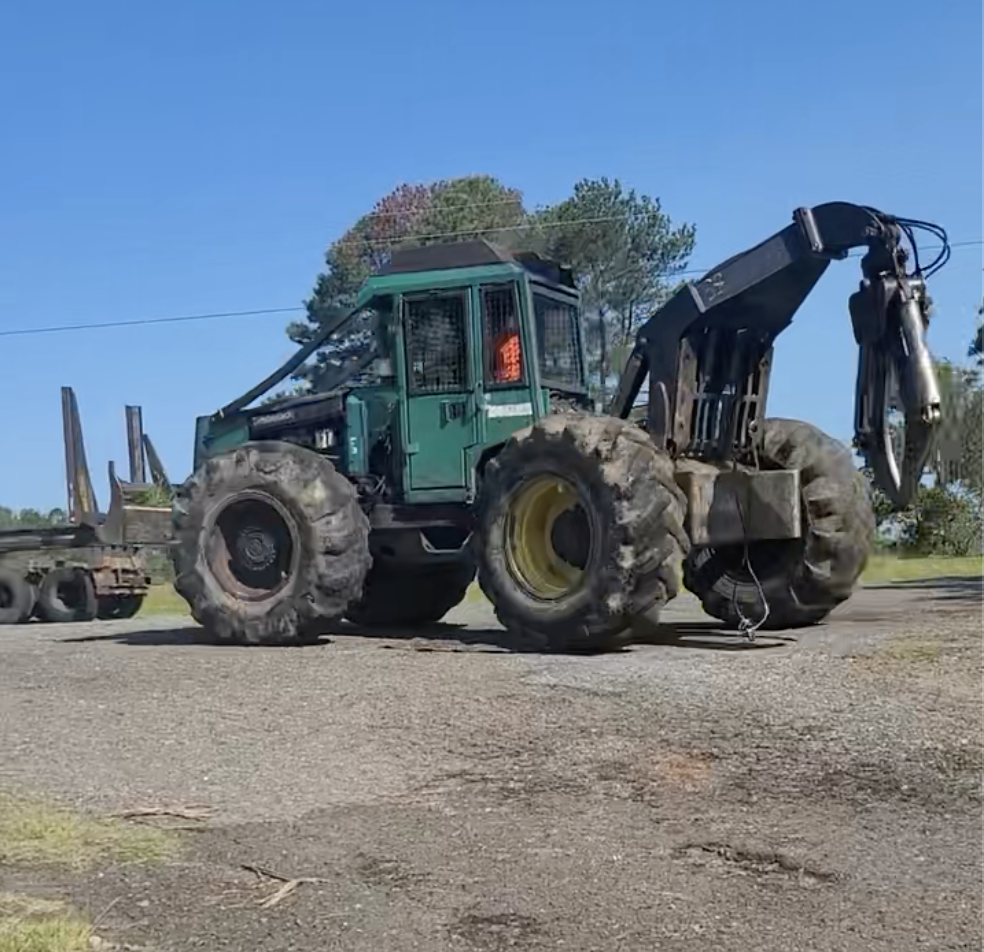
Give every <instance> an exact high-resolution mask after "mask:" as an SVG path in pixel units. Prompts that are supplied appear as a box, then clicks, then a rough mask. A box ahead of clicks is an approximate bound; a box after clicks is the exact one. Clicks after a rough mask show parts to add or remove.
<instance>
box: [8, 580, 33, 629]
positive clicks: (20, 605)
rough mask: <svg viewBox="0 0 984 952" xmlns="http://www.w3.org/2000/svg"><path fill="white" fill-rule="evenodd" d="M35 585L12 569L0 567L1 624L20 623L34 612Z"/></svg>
mask: <svg viewBox="0 0 984 952" xmlns="http://www.w3.org/2000/svg"><path fill="white" fill-rule="evenodd" d="M36 601H37V592H36V591H35V590H34V586H33V585H31V584H30V582H28V581H27V580H26V579H24V578H22V577H21V576H20V575H18V574H17V573H16V572H14V571H12V570H11V569H0V625H19V624H21V623H22V622H25V621H27V620H28V619H29V618H30V617H31V615H32V614H33V613H34V604H35V602H36Z"/></svg>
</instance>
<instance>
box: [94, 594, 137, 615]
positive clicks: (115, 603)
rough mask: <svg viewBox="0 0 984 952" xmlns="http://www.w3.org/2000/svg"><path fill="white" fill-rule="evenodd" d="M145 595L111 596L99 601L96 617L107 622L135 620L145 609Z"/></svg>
mask: <svg viewBox="0 0 984 952" xmlns="http://www.w3.org/2000/svg"><path fill="white" fill-rule="evenodd" d="M143 603H144V597H143V595H111V596H108V597H106V598H100V599H99V608H98V611H97V612H96V617H97V618H100V619H103V620H105V621H111V620H112V621H118V620H122V619H126V618H133V616H134V615H136V614H137V612H139V611H140V609H141V608H142V607H143Z"/></svg>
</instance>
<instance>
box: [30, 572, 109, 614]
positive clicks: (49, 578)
mask: <svg viewBox="0 0 984 952" xmlns="http://www.w3.org/2000/svg"><path fill="white" fill-rule="evenodd" d="M97 607H98V603H97V600H96V588H95V585H94V584H93V581H92V576H91V575H90V574H89V573H88V572H87V571H86V570H85V569H83V568H74V567H72V566H62V567H60V568H55V569H52V570H51V571H50V572H48V573H47V574H46V575H45V576H44V578H43V579H42V580H41V587H40V589H39V590H38V604H37V615H38V618H40V619H41V621H48V622H60V623H62V624H72V623H74V622H80V621H92V620H93V619H94V618H95V617H96V611H97Z"/></svg>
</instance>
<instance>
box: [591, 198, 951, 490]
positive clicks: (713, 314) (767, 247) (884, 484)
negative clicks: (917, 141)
mask: <svg viewBox="0 0 984 952" xmlns="http://www.w3.org/2000/svg"><path fill="white" fill-rule="evenodd" d="M918 228H922V229H926V230H929V231H931V232H932V233H933V234H934V235H935V236H936V237H937V238H939V239H940V240H941V242H942V246H943V252H942V253H941V254H940V255H939V256H938V257H937V259H936V261H934V262H933V263H932V264H931V265H930V266H929V267H928V268H927V269H926V270H925V271H924V270H923V269H922V268H921V266H920V262H919V254H918V248H917V247H916V244H915V239H914V231H915V230H916V229H918ZM904 239H905V240H907V243H908V245H909V248H910V251H909V252H907V250H906V248H905V247H904V244H903V240H904ZM854 248H867V252H866V254H865V255H864V257H863V259H862V261H861V270H862V278H863V280H862V283H861V287H860V289H859V290H858V291H857V292H856V293H855V294H854V295H852V297H851V301H850V312H851V319H852V323H853V327H854V334H855V339H856V340H857V343H858V346H859V360H858V379H857V392H856V412H855V443H856V446H857V449H858V451H859V452H860V453H861V454H862V455H863V456H864V458H865V461H866V464H867V465H868V466H869V467H870V469H871V471H872V473H873V475H874V479H875V483H876V485H877V486H878V487H879V488H880V489H881V490H882V491H883V492H885V494H886V495H887V496H888V497H889V499H890V500H891V501H892V503H893V504H894V505H895V506H896V507H899V508H902V507H904V506H905V505H907V504H908V503H909V502H910V501H911V500H912V498H913V496H914V495H915V492H916V489H917V488H918V485H919V480H920V478H921V476H922V473H923V470H924V468H925V465H926V463H927V461H928V459H929V455H930V453H931V451H932V438H933V434H934V431H935V427H936V424H937V423H938V422H939V418H940V396H939V388H938V385H937V381H936V374H935V371H934V369H933V364H932V360H931V358H930V354H929V350H928V348H927V346H926V341H925V333H926V329H927V327H928V323H929V320H928V298H927V296H926V290H925V278H926V277H927V276H928V275H929V274H931V273H932V272H933V271H934V270H936V268H938V267H939V266H941V265H942V263H944V262H945V258H946V256H947V254H948V247H947V243H946V234H945V232H944V231H943V230H942V229H941V228H938V227H937V226H935V225H929V224H927V223H924V222H916V221H912V220H910V219H898V218H894V217H893V216H890V215H886V214H884V213H883V212H880V211H878V210H877V209H874V208H869V207H866V206H861V205H853V204H850V203H847V202H830V203H828V204H825V205H818V206H816V207H815V208H800V209H797V210H796V211H795V212H794V214H793V221H792V223H791V224H789V225H788V226H787V227H786V228H784V229H783V230H782V231H780V232H778V233H777V234H775V235H773V236H772V237H771V238H768V239H767V240H766V241H764V242H762V243H761V244H759V245H757V246H756V247H754V248H751V249H749V250H748V251H745V252H743V253H742V254H739V255H736V256H735V257H733V258H729V259H728V260H727V261H725V262H723V263H722V264H720V265H718V266H717V267H716V268H713V269H711V271H709V272H708V273H707V274H706V275H705V276H704V277H702V278H701V279H700V280H698V281H696V282H687V283H686V284H685V285H684V286H683V287H682V288H681V289H680V290H679V291H678V292H677V293H676V294H675V295H674V296H673V297H672V298H671V299H670V300H669V301H667V303H666V304H665V305H663V307H661V308H660V309H659V310H658V311H656V313H655V314H653V315H652V317H650V318H649V320H648V321H646V323H645V324H644V325H643V326H642V328H641V329H640V331H639V333H638V336H637V340H636V344H635V348H634V349H633V352H632V354H631V356H630V358H629V360H628V362H627V364H626V368H625V372H624V373H623V375H622V379H621V381H620V384H619V389H618V392H617V393H616V395H615V398H614V400H613V402H612V405H611V407H610V412H611V413H613V414H614V415H616V416H620V417H623V418H624V417H627V416H628V414H629V412H630V411H631V409H632V405H633V403H634V402H635V399H636V397H637V396H638V393H639V391H640V389H641V387H642V384H643V382H644V380H645V379H646V378H647V377H648V379H649V412H648V418H647V426H648V429H649V431H650V434H651V436H652V437H653V439H654V440H655V441H656V443H657V444H658V445H660V446H661V447H662V448H665V449H666V450H668V451H669V452H671V453H673V454H674V455H677V456H694V457H698V458H703V459H708V460H726V459H731V458H733V457H734V456H735V455H742V454H743V453H745V452H746V451H747V450H748V449H749V448H750V444H751V440H752V434H753V433H754V429H755V423H756V421H757V420H758V419H761V418H762V417H763V416H764V413H765V398H766V392H767V385H768V375H769V365H770V361H771V353H772V346H773V343H774V341H775V338H776V337H777V336H778V335H779V334H780V333H781V332H782V331H783V330H784V329H785V328H786V327H788V326H789V324H790V323H791V322H792V319H793V316H794V314H795V313H796V311H797V310H798V309H799V307H800V305H801V304H802V303H803V301H804V300H805V299H806V298H807V296H808V295H809V294H810V292H811V291H812V290H813V287H814V286H815V285H816V283H817V282H818V281H819V279H820V278H821V277H822V276H823V274H824V272H825V271H826V269H827V267H828V265H829V264H830V262H831V261H832V260H837V259H841V258H845V257H847V255H848V253H849V252H850V251H851V250H852V249H854ZM910 253H911V256H912V259H913V264H914V267H913V269H912V271H911V272H909V271H907V270H906V267H907V263H908V262H909V257H910ZM893 402H894V403H896V404H897V405H898V409H900V410H901V411H902V412H903V413H904V415H905V420H906V428H905V440H904V449H903V450H902V453H901V460H899V459H898V456H897V454H896V452H895V441H894V440H893V438H892V431H891V429H890V427H889V426H888V423H887V419H886V411H887V409H888V407H889V405H890V404H892V403H893Z"/></svg>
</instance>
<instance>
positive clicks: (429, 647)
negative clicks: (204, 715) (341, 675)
mask: <svg viewBox="0 0 984 952" xmlns="http://www.w3.org/2000/svg"><path fill="white" fill-rule="evenodd" d="M333 636H336V637H337V636H349V637H354V638H365V639H366V640H369V641H375V642H379V643H380V644H379V645H378V647H380V648H383V649H387V650H410V651H420V652H429V651H430V652H442V651H445V652H446V651H486V652H494V653H508V654H547V653H551V652H548V650H547V649H546V647H545V646H544V645H543V643H542V642H539V641H535V640H533V639H530V638H527V637H523V636H521V635H517V634H515V633H513V632H509V631H506V630H505V629H503V628H491V627H488V628H472V627H467V626H465V625H463V624H454V623H450V622H438V623H436V624H433V625H425V626H421V627H419V628H414V629H399V628H367V627H364V626H361V625H355V624H352V623H350V622H344V621H343V622H340V623H339V624H336V625H333V626H332V628H331V630H330V631H325V632H324V633H323V634H322V635H321V636H320V637H319V638H318V639H317V640H316V641H314V642H312V643H309V644H306V645H295V646H242V647H244V648H250V649H251V650H262V648H263V647H266V648H267V649H268V650H276V651H283V650H294V651H299V650H302V649H303V648H308V649H311V648H319V647H325V646H326V645H330V644H332V643H333ZM59 640H60V641H61V642H63V643H65V644H81V643H86V642H111V643H115V644H121V645H129V646H132V647H137V648H140V647H144V648H148V647H177V648H180V647H192V646H198V647H214V646H221V647H223V649H225V650H228V648H229V647H230V646H228V645H224V644H223V643H222V642H218V641H216V640H215V639H214V638H211V637H209V635H208V633H207V632H206V631H204V629H202V628H200V627H198V626H197V625H187V626H182V627H180V628H150V629H144V630H137V631H126V630H124V631H117V632H112V631H111V632H105V631H104V632H101V633H100V634H92V635H79V636H73V637H69V638H61V639H59ZM795 640H796V639H795V637H791V636H785V635H783V633H781V632H768V633H764V632H763V633H759V636H758V637H757V638H756V639H754V640H750V639H748V638H745V637H744V636H742V635H739V634H736V633H735V632H733V631H729V630H727V629H724V628H722V627H721V626H720V624H718V623H717V622H713V621H707V622H666V623H663V624H661V625H660V626H659V628H658V629H657V630H656V631H654V632H647V633H645V634H644V635H639V636H638V637H636V638H635V639H634V640H633V642H632V644H630V645H628V646H626V647H625V648H622V649H616V650H615V651H610V652H577V651H566V652H552V653H554V654H557V653H563V654H568V655H585V654H588V655H590V654H599V653H609V654H612V653H620V652H623V651H628V650H631V648H632V647H636V646H650V647H651V646H663V647H667V646H669V647H677V648H690V649H697V650H705V651H749V650H762V649H765V648H778V647H782V646H784V645H787V644H789V643H791V642H794V641H795ZM232 647H237V646H232Z"/></svg>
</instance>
